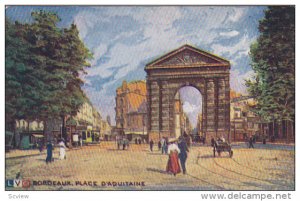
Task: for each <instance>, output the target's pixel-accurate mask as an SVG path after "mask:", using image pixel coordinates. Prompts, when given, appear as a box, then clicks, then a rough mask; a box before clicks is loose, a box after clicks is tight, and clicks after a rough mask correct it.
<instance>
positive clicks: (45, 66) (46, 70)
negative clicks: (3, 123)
mask: <svg viewBox="0 0 300 201" xmlns="http://www.w3.org/2000/svg"><path fill="white" fill-rule="evenodd" d="M31 15H32V17H33V19H34V22H33V23H32V24H20V23H18V22H16V23H15V24H14V25H12V24H11V23H9V22H7V23H6V26H7V27H8V29H7V31H6V34H7V39H6V44H7V46H6V55H7V56H6V60H5V62H6V90H8V92H9V93H8V95H7V96H6V101H7V105H6V110H7V113H8V114H12V115H10V119H18V118H24V119H27V120H28V119H39V120H43V121H44V129H45V133H46V134H47V135H48V136H50V135H51V131H52V129H53V126H54V125H53V124H52V123H51V120H53V119H60V118H62V119H63V122H64V120H65V116H67V115H70V116H72V115H75V114H76V113H77V111H78V110H79V108H80V106H81V105H82V104H83V102H84V101H86V96H85V94H84V93H83V91H82V89H81V85H82V84H83V81H82V80H81V79H80V74H81V73H85V67H89V66H90V64H89V63H88V62H87V59H89V58H91V57H92V55H91V53H90V52H89V50H88V49H87V48H86V47H85V45H84V44H83V42H82V41H81V40H80V38H79V32H78V30H77V27H76V25H74V24H72V25H71V27H70V28H64V29H61V28H58V27H57V23H58V22H59V21H60V18H59V17H58V16H57V14H55V13H52V12H45V11H38V12H33V13H32V14H31ZM14 28H15V29H17V30H14ZM16 33H20V34H19V35H18V34H16ZM14 38H16V40H15V41H14ZM16 64H18V65H16ZM16 68H17V70H19V71H20V72H19V73H15V71H16ZM19 74H20V76H18V75H19ZM12 75H14V76H12ZM15 77H17V78H15ZM14 86H16V87H15V88H16V89H17V90H16V91H14V88H13V87H14ZM19 88H20V89H19ZM15 113H16V114H17V113H19V115H15ZM20 114H22V115H23V116H21V115H20Z"/></svg>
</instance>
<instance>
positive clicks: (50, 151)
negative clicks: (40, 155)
mask: <svg viewBox="0 0 300 201" xmlns="http://www.w3.org/2000/svg"><path fill="white" fill-rule="evenodd" d="M52 149H53V145H52V143H51V141H48V143H47V158H46V163H47V164H48V163H49V162H50V163H51V162H52Z"/></svg>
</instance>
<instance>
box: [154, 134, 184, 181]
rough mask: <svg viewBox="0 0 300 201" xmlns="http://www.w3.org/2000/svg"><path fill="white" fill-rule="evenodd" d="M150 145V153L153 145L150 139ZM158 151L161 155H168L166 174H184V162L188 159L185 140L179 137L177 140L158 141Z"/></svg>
mask: <svg viewBox="0 0 300 201" xmlns="http://www.w3.org/2000/svg"><path fill="white" fill-rule="evenodd" d="M149 145H150V151H151V152H152V151H153V145H154V142H153V140H152V139H151V140H150V142H149ZM158 150H159V151H161V153H162V154H168V155H169V158H168V162H167V168H166V171H167V172H168V173H172V174H173V175H174V176H176V174H178V173H180V172H181V169H182V172H183V174H186V160H187V157H188V152H189V148H188V143H187V141H186V139H185V138H184V137H183V136H181V137H179V138H178V139H177V138H170V139H168V138H165V137H163V138H161V139H160V141H158ZM179 163H180V164H179Z"/></svg>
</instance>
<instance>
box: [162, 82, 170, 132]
mask: <svg viewBox="0 0 300 201" xmlns="http://www.w3.org/2000/svg"><path fill="white" fill-rule="evenodd" d="M169 106H170V100H169V86H168V82H167V81H162V82H161V132H162V133H169V132H170V122H169V121H170V108H169Z"/></svg>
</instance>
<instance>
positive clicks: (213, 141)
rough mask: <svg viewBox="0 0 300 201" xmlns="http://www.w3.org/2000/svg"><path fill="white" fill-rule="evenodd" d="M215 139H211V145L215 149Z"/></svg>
mask: <svg viewBox="0 0 300 201" xmlns="http://www.w3.org/2000/svg"><path fill="white" fill-rule="evenodd" d="M215 143H216V142H215V139H214V138H211V140H210V145H211V146H212V147H214V146H215Z"/></svg>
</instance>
